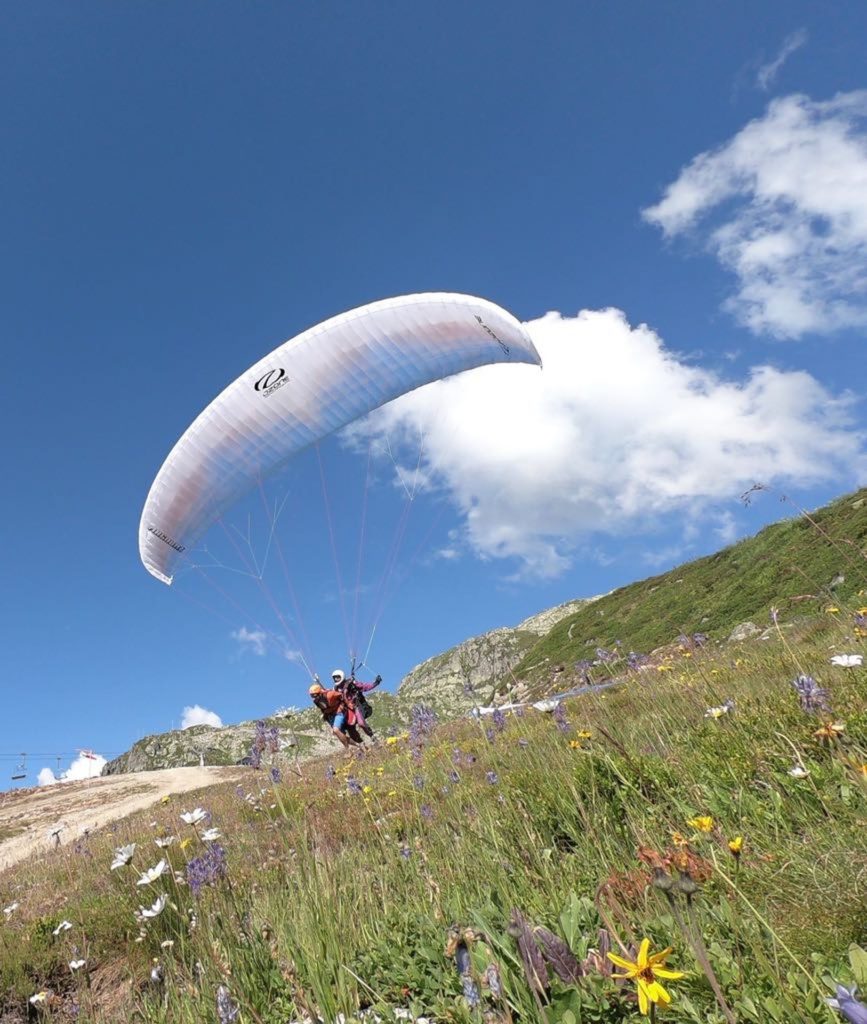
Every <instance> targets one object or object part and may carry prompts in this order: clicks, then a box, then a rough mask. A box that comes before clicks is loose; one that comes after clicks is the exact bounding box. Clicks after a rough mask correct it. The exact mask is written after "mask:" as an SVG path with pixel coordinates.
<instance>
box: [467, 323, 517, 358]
mask: <svg viewBox="0 0 867 1024" xmlns="http://www.w3.org/2000/svg"><path fill="white" fill-rule="evenodd" d="M473 316H475V318H476V320H478V321H479V324H480V325H481V328H482V330H483V331H487V333H488V334H489V335H490V336H491V337H492V338H493V339H494V341H495V342H496V343H497V344H498V345H499V346H500V348H501V349H502V350H503V351H504V352H505V353H506V355H509V354H510V353H509V346H508V345H507V344H506V343H505V341H503V340H502V338H498V337H497V336H496V334H494V332H493V331H492V330H491V328H490V327H488V325H487V324H486V323H485V321H484V320H483V319H482V318H481V317H480V316H479V314H478V313H474V314H473Z"/></svg>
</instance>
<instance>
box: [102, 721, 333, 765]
mask: <svg viewBox="0 0 867 1024" xmlns="http://www.w3.org/2000/svg"><path fill="white" fill-rule="evenodd" d="M263 721H264V722H265V725H266V726H267V727H269V728H270V727H272V726H274V727H276V729H277V736H278V743H279V747H280V754H281V755H282V756H284V757H291V758H294V757H296V756H304V757H311V756H315V755H316V754H317V753H322V752H324V751H326V750H328V749H330V747H331V746H332V745H333V741H331V739H330V737H329V736H328V734H327V733H326V732H324V731H323V730H322V728H321V726H320V724H319V721H320V720H319V715H318V713H312V712H309V711H308V712H301V713H299V714H297V715H291V716H288V717H284V716H280V717H274V718H266V719H263ZM255 734H256V723H255V722H254V721H251V722H240V723H239V724H238V725H227V726H222V727H221V728H218V729H215V728H213V727H212V726H209V725H194V726H192V727H191V728H189V729H175V730H173V731H172V732H163V733H158V734H157V735H155V736H145V737H143V738H142V739H140V740H139V741H138V742H137V743H135V744H133V746H132V747H130V749H129V750H128V751H127V752H126V753H125V754H121V755H120V757H116V758H115V759H114V760H113V761H109V762H108V764H107V765H105V767H104V768H103V770H102V774H103V775H118V774H124V773H126V772H147V771H153V770H155V769H157V768H188V767H192V766H194V765H232V764H241V763H243V762H244V759H245V758H247V757H249V755H250V750H251V748H252V745H253V738H254V736H255Z"/></svg>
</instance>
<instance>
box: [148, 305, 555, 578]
mask: <svg viewBox="0 0 867 1024" xmlns="http://www.w3.org/2000/svg"><path fill="white" fill-rule="evenodd" d="M502 362H515V363H535V364H537V365H540V364H541V360H540V358H539V354H538V353H537V352H536V349H535V348H534V346H533V342H532V341H531V340H530V337H529V335H528V334H527V332H526V330H525V329H524V327H523V326H522V325H521V323H520V322H519V321H518V320H516V319H515V317H513V316H512V315H511V314H510V313H507V312H506V311H505V310H504V309H501V308H500V307H499V306H497V305H495V304H494V303H492V302H488V301H487V300H486V299H478V298H473V297H472V296H468V295H452V294H447V293H432V294H422V295H406V296H401V297H399V298H394V299H385V300H383V301H381V302H374V303H371V304H370V305H367V306H361V307H359V308H358V309H353V310H350V311H349V312H348V313H342V314H341V315H340V316H336V317H334V318H332V319H331V320H326V321H324V322H323V323H321V324H318V325H317V326H316V327H311V328H310V329H309V330H307V331H304V332H303V333H302V334H299V335H298V336H297V337H295V338H292V339H291V340H290V341H287V342H285V343H284V344H283V345H281V346H280V347H279V348H276V349H275V350H274V351H273V352H271V353H270V355H267V356H265V358H264V359H260V360H259V362H258V363H255V364H254V365H253V366H251V367H250V369H249V370H247V371H246V373H243V374H242V375H241V376H240V377H239V378H238V379H237V380H236V381H234V382H233V383H232V384H230V385H229V386H228V387H227V388H226V390H225V391H223V392H222V393H221V394H220V395H218V396H217V398H215V399H214V401H213V402H211V404H210V405H209V406H208V407H207V408H206V409H205V410H204V412H202V413H201V414H200V415H199V416H198V418H197V419H196V420H195V422H194V423H193V424H192V426H191V427H190V428H189V429H188V430H187V431H186V433H185V434H184V435H183V436H182V437H181V439H180V440H179V441H178V443H177V444H176V445H175V447H174V448H173V449H172V451H171V453H170V454H169V457H168V458H167V459H166V461H165V462H164V463H163V466H162V468H161V469H160V471H159V473H158V474H157V477H156V479H155V480H154V482H153V485H152V487H151V489H150V493H149V494H148V498H147V501H146V502H145V507H144V511H143V513H142V518H141V524H140V526H139V552H140V554H141V559H142V562H143V563H144V565H145V568H146V569H147V570H148V572H150V573H151V574H152V575H153V576H156V578H157V579H159V580H162V581H163V582H164V583H171V580H172V573H173V571H174V568H175V565H176V563H177V562H178V560H179V559H180V558H181V557H182V556H183V554H184V552H185V551H188V550H189V549H190V548H191V546H192V545H193V544H195V543H196V541H197V540H198V539H199V538H200V537H201V535H202V534H203V533H204V532H205V530H206V529H207V528H208V527H209V526H210V525H211V523H213V522H214V521H215V520H216V519H217V518H218V517H219V515H220V514H221V513H222V511H223V510H224V509H225V508H226V507H227V506H228V505H230V504H231V503H232V502H233V501H235V500H236V499H238V498H240V497H241V495H242V494H244V493H246V492H247V491H249V490H250V489H251V488H252V487H253V486H254V485H255V484H256V483H257V482H258V481H259V480H261V479H263V478H265V477H266V476H268V475H269V474H270V473H272V472H274V471H276V470H277V469H279V468H280V467H281V466H283V465H285V463H286V462H287V461H288V460H289V459H290V458H292V456H293V455H295V454H296V453H297V452H299V451H301V450H302V449H303V448H306V447H307V446H308V445H311V444H313V443H314V442H316V441H318V440H319V439H320V438H322V437H325V436H327V435H328V434H331V433H333V432H334V431H335V430H339V429H340V428H341V427H344V426H346V425H347V424H348V423H351V422H352V421H353V420H356V419H358V418H359V417H361V416H364V415H366V414H367V413H369V412H371V411H372V410H373V409H376V408H378V407H379V406H381V405H384V404H385V403H386V402H389V401H391V400H392V399H394V398H397V397H398V396H400V395H402V394H405V393H406V392H408V391H412V390H414V389H415V388H418V387H421V386H422V385H423V384H428V383H430V382H431V381H434V380H439V379H440V378H442V377H448V376H451V375H452V374H455V373H460V372H461V371H463V370H470V369H473V368H474V367H477V366H483V365H486V364H488V363H502Z"/></svg>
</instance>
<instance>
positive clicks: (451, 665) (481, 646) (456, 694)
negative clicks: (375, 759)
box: [397, 597, 597, 714]
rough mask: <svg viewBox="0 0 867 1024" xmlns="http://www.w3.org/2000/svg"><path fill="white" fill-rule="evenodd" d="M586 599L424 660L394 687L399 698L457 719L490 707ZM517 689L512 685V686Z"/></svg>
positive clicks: (496, 630)
mask: <svg viewBox="0 0 867 1024" xmlns="http://www.w3.org/2000/svg"><path fill="white" fill-rule="evenodd" d="M595 600H597V598H595V597H591V598H586V599H581V600H577V601H567V602H566V604H561V605H558V606H557V607H556V608H549V609H548V610H547V611H544V612H539V613H538V614H537V615H533V616H531V617H530V618H529V619H525V620H524V621H523V622H521V623H519V624H518V625H517V626H513V627H508V626H506V627H501V628H499V629H492V630H491V631H490V632H489V633H482V635H481V636H474V637H471V638H470V639H469V640H464V641H463V643H460V644H458V645H457V646H456V647H452V648H451V649H450V650H448V651H445V652H444V653H443V654H438V655H436V657H433V658H428V660H427V661H423V662H422V663H421V664H420V665H416V667H415V668H414V669H412V671H410V672H409V673H408V674H407V675H406V676H404V678H403V680H402V681H401V683H400V686H399V687H398V691H397V692H398V697H399V698H400V699H401V700H402V701H406V702H407V703H409V704H428V705H430V706H431V707H433V708H435V709H437V710H439V711H442V712H449V713H451V714H460V713H462V712H464V711H468V710H469V709H470V708H473V707H477V706H479V705H483V706H484V705H489V704H491V703H492V702H493V700H494V696H495V693H496V690H497V687H498V686H500V685H501V684H502V682H503V680H504V678H508V675H509V673H510V671H511V670H512V669H513V668H514V667H515V665H517V664H518V662H519V661H520V660H521V659H522V658H523V656H524V654H525V653H526V652H527V651H528V650H529V649H530V648H531V647H532V646H533V644H534V643H535V642H536V641H537V640H538V638H539V637H540V636H544V635H545V634H546V633H547V632H548V631H549V630H550V629H551V627H552V626H554V625H555V624H556V623H558V622H559V621H560V620H561V619H565V618H566V616H567V615H572V614H573V613H574V612H576V611H578V609H579V608H581V607H583V606H584V605H585V604H588V603H589V602H590V601H595ZM512 682H513V683H515V684H517V681H516V680H513V681H512Z"/></svg>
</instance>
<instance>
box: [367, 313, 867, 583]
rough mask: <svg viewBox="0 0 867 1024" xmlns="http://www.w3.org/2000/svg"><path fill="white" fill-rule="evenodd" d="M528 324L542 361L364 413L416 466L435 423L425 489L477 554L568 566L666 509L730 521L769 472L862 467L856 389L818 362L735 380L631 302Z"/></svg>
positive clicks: (490, 371) (837, 471) (557, 568)
mask: <svg viewBox="0 0 867 1024" xmlns="http://www.w3.org/2000/svg"><path fill="white" fill-rule="evenodd" d="M528 327H529V330H530V332H531V334H532V336H533V340H534V342H535V343H536V346H537V348H538V349H539V352H540V354H541V355H542V358H543V361H544V370H539V369H538V368H536V367H529V366H491V367H484V368H482V369H478V370H474V371H473V372H472V373H467V374H463V375H460V376H457V377H453V378H450V379H448V380H445V381H440V382H438V383H436V384H433V385H430V386H429V387H426V388H422V389H420V390H418V391H414V392H411V393H410V394H408V395H405V396H403V397H402V398H400V399H398V400H397V401H395V402H392V403H390V404H389V405H387V406H385V407H384V408H383V409H381V410H379V411H378V412H376V413H374V414H373V415H372V416H371V417H369V418H368V420H367V421H366V422H365V423H364V429H365V430H366V431H367V432H369V433H373V434H380V435H384V434H385V433H386V432H387V433H388V434H389V436H390V437H391V439H392V445H394V443H395V441H396V440H397V439H398V438H400V437H404V438H405V439H406V443H407V451H408V452H409V451H410V450H412V451H413V452H414V455H412V456H410V455H409V454H407V455H406V464H407V465H410V464H411V465H415V459H416V458H417V455H418V434H419V431H422V432H423V433H424V436H425V442H424V456H423V458H424V471H425V475H426V479H427V480H428V487H431V486H435V487H438V488H440V489H441V490H442V491H444V492H445V493H446V495H447V496H448V498H449V499H450V501H451V502H452V503H453V505H454V506H455V507H456V508H457V509H458V510H459V511H460V513H461V516H462V520H463V525H462V530H461V531H460V534H459V538H458V539H459V543H460V544H461V546H462V548H463V550H464V551H466V550H467V549H469V550H471V551H472V552H474V553H475V554H476V555H477V556H479V557H481V558H494V557H497V558H499V557H512V558H516V559H518V560H519V563H520V565H521V566H522V571H523V572H527V573H530V574H535V575H538V576H543V577H544V576H555V575H557V574H558V573H560V572H561V571H563V570H564V569H565V568H566V567H567V566H568V565H569V563H570V558H571V557H572V555H573V553H574V551H575V550H576V548H577V546H578V544H579V543H581V541H582V540H583V541H585V542H586V540H587V538H588V537H589V536H591V535H592V534H593V533H597V534H598V533H603V534H609V535H612V536H623V535H629V534H630V533H632V532H635V531H636V530H645V531H646V530H649V529H652V528H653V527H654V525H658V524H659V521H660V518H661V517H662V516H664V515H666V514H669V513H676V514H678V515H679V516H681V517H682V520H685V521H686V523H687V532H688V530H689V525H688V524H689V523H690V521H692V523H693V528H694V527H695V525H696V524H697V523H702V524H710V526H711V527H713V526H718V527H719V528H720V529H721V530H722V531H723V532H725V530H726V526H727V521H726V519H725V516H724V514H723V509H724V508H725V506H726V505H728V504H730V503H731V502H732V501H734V500H736V499H737V496H738V495H739V494H740V493H741V492H742V491H743V490H745V489H746V487H748V486H750V484H752V483H753V482H754V481H756V480H761V481H764V482H770V481H777V482H782V481H787V482H796V483H797V484H799V485H808V484H810V483H813V482H816V481H820V480H827V479H833V480H844V479H845V480H848V479H850V478H851V477H852V476H854V475H855V474H856V473H857V472H858V470H859V467H860V468H862V469H863V467H864V464H865V463H864V455H863V448H862V444H863V441H864V438H862V437H861V436H860V435H858V434H856V433H855V432H853V431H852V430H851V425H850V419H849V405H850V399H849V398H847V397H846V396H843V397H840V396H835V395H832V394H830V393H829V392H828V391H827V390H825V389H824V388H823V387H822V386H821V385H820V384H819V383H818V382H817V381H816V380H815V379H814V378H813V377H811V376H810V375H809V374H808V373H804V372H782V371H780V370H776V369H774V368H773V367H770V366H756V367H754V368H753V369H752V370H751V371H750V373H749V375H748V376H747V377H746V379H744V380H740V381H737V380H730V379H726V378H723V377H720V376H718V375H717V374H715V373H712V372H710V371H709V370H705V369H702V368H700V367H696V366H694V365H687V364H685V363H683V362H681V361H679V360H678V358H677V357H676V355H675V354H674V353H672V352H671V351H668V350H667V349H666V348H665V346H664V344H663V342H662V340H661V339H660V338H659V337H658V336H657V335H656V334H655V333H654V332H653V331H652V330H650V329H649V328H648V327H646V326H640V327H635V328H633V327H631V326H630V325H629V323H628V322H627V321H626V318H625V316H624V315H623V314H622V313H621V312H619V311H618V310H604V311H598V312H589V311H584V312H582V313H580V314H579V315H578V316H577V317H564V316H561V315H560V314H558V313H549V314H548V315H547V316H545V317H543V318H542V319H540V320H536V321H533V322H532V323H530V324H529V325H528ZM413 446H414V447H413ZM455 540H456V538H455V536H452V537H451V538H450V543H449V545H448V549H453V548H455V546H456V543H455ZM448 549H447V550H448Z"/></svg>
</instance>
